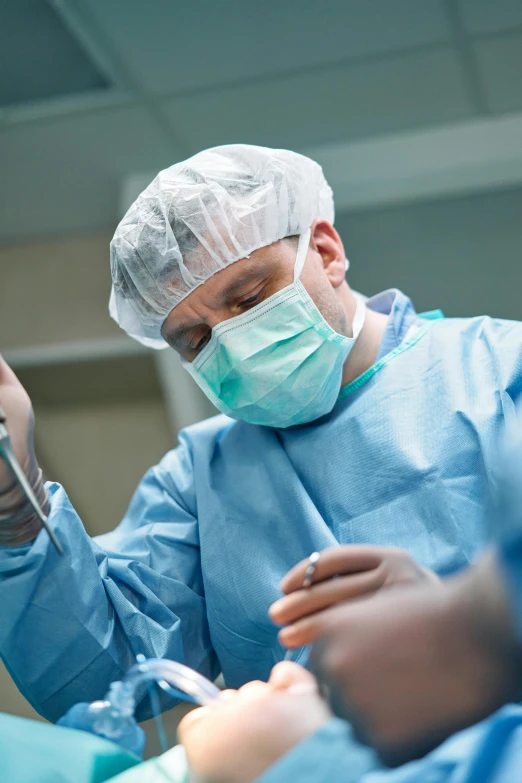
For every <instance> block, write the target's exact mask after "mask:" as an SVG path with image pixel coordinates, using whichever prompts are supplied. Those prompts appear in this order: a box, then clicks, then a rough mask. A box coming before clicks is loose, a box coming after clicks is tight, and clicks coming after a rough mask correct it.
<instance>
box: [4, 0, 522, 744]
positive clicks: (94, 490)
mask: <svg viewBox="0 0 522 783" xmlns="http://www.w3.org/2000/svg"><path fill="white" fill-rule="evenodd" d="M521 77H522V3H520V2H519V0H495V2H494V3H493V2H490V0H423V2H419V0H364V2H363V0H324V2H322V3H321V4H320V7H319V6H318V4H317V3H315V2H311V0H310V1H309V0H299V2H297V0H296V1H295V2H292V1H290V0H287V1H286V2H285V1H284V0H283V2H281V0H278V1H277V2H276V0H270V2H266V1H265V2H264V3H262V4H257V3H253V2H245V0H242V2H240V1H239V0H221V2H220V3H213V2H211V0H192V2H191V3H188V4H186V3H180V2H169V1H168V0H148V2H147V3H140V2H139V0H125V2H124V1H123V0H75V1H74V2H73V1H72V0H71V1H69V0H64V1H62V2H60V3H58V2H46V0H3V2H2V4H1V5H0V350H1V351H2V353H3V354H4V355H5V356H6V358H7V359H8V360H9V361H11V363H12V365H13V367H14V368H15V370H16V371H17V372H18V374H19V376H20V378H21V379H22V381H23V382H24V384H25V385H26V387H27V389H28V390H29V392H30V394H31V396H32V398H33V402H34V407H35V411H36V416H37V430H36V433H37V447H38V454H39V458H40V461H41V464H42V467H43V468H44V471H45V473H46V476H47V477H48V478H50V479H53V480H58V481H60V482H62V483H63V484H64V485H65V486H66V488H67V490H68V492H69V494H70V496H71V498H72V499H73V502H74V503H75V505H76V507H77V508H78V510H79V512H80V514H81V516H82V518H83V520H84V523H85V526H86V528H87V529H88V531H89V532H90V533H92V534H93V535H94V534H96V533H101V532H103V531H106V530H108V529H110V528H112V527H113V526H114V525H115V524H116V523H117V522H118V521H119V519H120V518H121V517H122V515H123V514H124V512H125V508H126V506H127V504H128V501H129V499H130V496H131V493H132V491H133V489H134V487H135V486H136V484H137V482H138V480H139V478H140V477H141V475H142V474H143V473H144V471H145V470H146V469H147V468H148V467H149V466H150V465H152V464H154V463H155V462H156V461H157V460H159V459H160V458H161V456H162V455H163V454H164V453H165V451H167V450H168V449H169V448H172V447H173V446H175V443H176V434H177V432H178V430H179V428H180V427H181V426H184V425H185V424H188V423H191V422H194V421H197V420H198V419H200V418H203V417H205V416H206V415H210V414H212V407H211V405H210V404H209V403H207V402H206V400H205V399H204V397H203V396H202V394H201V393H200V392H199V390H198V389H197V388H196V387H194V386H193V385H192V381H191V379H190V378H189V377H188V375H187V376H186V377H185V375H183V374H182V373H181V371H180V367H179V364H178V362H177V360H176V358H175V356H174V355H173V354H172V352H170V351H168V352H161V353H155V352H150V351H147V350H145V349H142V348H141V347H140V346H139V345H137V344H135V343H133V342H132V341H131V340H130V339H128V338H127V337H126V336H125V335H124V334H123V333H121V332H120V331H119V329H118V328H117V327H116V326H115V324H113V323H112V322H111V320H110V318H109V316H108V314H107V300H108V294H109V288H110V272H109V264H108V258H109V255H108V248H109V241H110V238H111V233H112V231H113V229H114V227H115V225H116V223H117V221H118V218H119V217H120V216H121V214H122V211H123V210H124V209H125V207H126V206H127V205H128V204H129V203H130V201H131V200H132V198H133V197H134V196H135V195H137V192H138V190H139V188H138V184H139V183H143V182H146V181H147V179H150V178H151V177H152V176H153V174H154V173H155V172H156V171H157V170H158V169H159V168H161V167H165V166H167V165H170V164H171V163H173V162H174V161H176V160H179V159H182V158H183V157H186V156H188V155H190V154H191V153H194V152H196V151H197V150H198V149H200V148H202V147H205V146H211V145H213V144H222V143H227V142H237V141H241V142H249V143H255V144H267V145H271V146H284V147H290V148H292V149H295V150H297V151H302V152H305V153H307V154H310V155H311V156H312V157H315V158H316V159H317V160H319V162H321V163H322V164H323V166H324V169H325V173H326V176H327V178H328V179H330V181H331V183H332V185H333V187H334V191H335V192H334V195H336V196H337V199H336V200H337V218H336V227H337V228H338V230H339V232H340V234H341V236H342V238H343V240H344V242H345V247H346V251H347V255H348V257H349V259H350V261H351V267H350V271H349V273H348V279H349V282H350V284H351V285H352V286H353V287H355V288H356V289H358V290H360V291H362V292H363V293H365V294H368V295H371V294H374V293H376V292H378V291H381V290H383V289H385V288H388V287H399V288H401V289H402V290H404V291H405V292H406V293H407V294H408V295H410V296H411V297H412V298H413V301H414V303H415V305H416V307H417V309H418V310H428V309H433V308H439V307H440V308H442V309H443V310H444V312H445V313H446V315H448V316H459V315H463V316H470V315H479V314H484V313H488V314H491V315H493V316H501V317H504V318H515V319H521V318H522V304H521V296H520V292H521V290H522V263H521V247H522V144H521V143H520V142H521V139H522V78H521ZM42 643H44V640H41V639H35V640H34V644H42ZM100 695H101V693H100V694H96V696H100ZM0 711H6V712H12V713H15V714H20V715H28V716H33V717H36V715H35V713H34V711H33V710H32V709H31V707H30V706H29V705H28V704H27V703H26V702H25V700H24V699H23V697H22V696H21V695H20V694H19V693H18V691H17V689H16V687H15V686H14V684H13V683H12V682H11V680H10V679H9V676H8V675H7V673H6V672H5V670H0ZM166 720H167V723H168V724H169V727H170V729H169V730H171V731H172V729H173V726H174V724H175V722H176V720H177V713H176V714H175V715H172V716H167V718H166ZM148 731H150V729H148ZM150 733H151V735H152V732H150ZM154 748H155V745H154V740H153V739H152V740H151V744H150V745H149V753H150V752H152V751H153V750H154Z"/></svg>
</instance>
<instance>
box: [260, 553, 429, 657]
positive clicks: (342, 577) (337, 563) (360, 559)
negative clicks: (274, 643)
mask: <svg viewBox="0 0 522 783" xmlns="http://www.w3.org/2000/svg"><path fill="white" fill-rule="evenodd" d="M308 564H309V561H308V559H306V560H302V561H301V562H300V563H298V564H297V565H296V566H295V567H294V568H292V570H291V571H289V572H288V574H287V575H286V576H285V578H284V579H283V582H282V583H281V589H282V591H283V592H284V593H286V596H285V597H284V598H280V599H279V600H278V601H276V602H275V603H274V604H272V606H271V607H270V612H269V613H270V617H271V618H272V620H273V621H274V622H275V623H277V624H278V625H285V626H286V628H283V629H282V630H281V631H280V633H279V641H280V642H281V644H284V645H285V646H286V647H290V648H293V647H301V646H304V645H306V644H310V643H311V642H314V641H315V640H316V639H317V638H318V636H319V635H320V631H321V628H322V613H323V612H324V611H325V610H327V609H328V608H329V607H331V606H334V605H335V604H339V603H344V602H345V601H351V600H353V599H355V598H361V597H363V596H364V597H370V596H372V595H374V594H375V593H377V592H378V591H380V590H383V589H386V588H389V587H396V586H398V585H407V584H421V583H426V582H427V583H432V584H440V580H439V577H438V576H437V575H436V574H435V573H433V571H430V570H429V569H427V568H423V567H422V566H420V565H418V564H417V563H416V562H415V560H413V558H412V557H411V556H410V555H409V554H408V552H406V551H405V550H403V549H399V548H396V547H383V546H372V545H362V546H360V545H357V544H347V545H344V546H338V547H332V548H331V549H325V550H323V551H322V552H321V554H320V557H319V561H318V563H317V567H316V570H315V572H314V576H313V584H312V585H311V587H306V588H304V587H303V581H304V578H305V572H306V569H307V567H308Z"/></svg>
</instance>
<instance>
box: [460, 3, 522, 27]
mask: <svg viewBox="0 0 522 783" xmlns="http://www.w3.org/2000/svg"><path fill="white" fill-rule="evenodd" d="M460 6H461V9H462V17H463V19H464V24H465V26H466V27H467V29H468V30H469V32H470V33H473V35H480V34H483V33H498V32H500V31H502V30H510V29H512V28H513V27H518V26H519V25H522V2H521V0H460Z"/></svg>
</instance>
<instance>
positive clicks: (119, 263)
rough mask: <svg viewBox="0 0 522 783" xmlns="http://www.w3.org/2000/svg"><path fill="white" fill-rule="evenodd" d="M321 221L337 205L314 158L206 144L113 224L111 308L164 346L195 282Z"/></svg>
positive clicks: (123, 322)
mask: <svg viewBox="0 0 522 783" xmlns="http://www.w3.org/2000/svg"><path fill="white" fill-rule="evenodd" d="M317 218H324V219H326V220H329V221H330V222H333V219H334V205H333V198H332V191H331V189H330V187H329V186H328V184H327V182H326V180H325V178H324V175H323V172H322V169H321V167H320V166H319V165H318V164H317V163H315V162H314V161H313V160H311V159H310V158H306V157H304V156H303V155H299V154H297V153H296V152H290V151H289V150H273V149H268V148H266V147H253V146H250V145H247V144H231V145H228V146H224V147H214V148H212V149H208V150H204V151H203V152H200V153H198V154H197V155H194V156H193V157H192V158H189V159H188V160H184V161H181V162H180V163H176V164H174V165H173V166H170V168H168V169H165V170H164V171H160V173H159V174H158V176H157V177H156V178H155V179H154V180H153V181H152V182H151V184H150V185H149V186H148V188H146V189H145V190H144V191H143V193H142V194H141V195H140V196H138V198H137V199H136V201H135V202H134V204H133V205H132V206H131V208H130V209H129V211H128V212H127V214H126V215H125V217H124V218H123V220H122V221H121V223H120V224H119V226H118V228H117V229H116V233H115V234H114V237H113V240H112V242H111V275H112V283H113V285H112V291H111V299H110V303H109V310H110V314H111V316H112V317H113V318H114V320H115V321H116V322H117V323H118V324H119V325H120V326H121V327H122V329H125V331H126V332H127V333H128V334H129V335H131V337H134V338H135V339H136V340H139V341H140V342H141V343H144V344H145V345H149V346H152V347H154V348H165V347H166V343H165V341H164V340H163V338H162V337H161V333H160V329H161V326H162V324H163V322H164V320H165V318H166V317H167V315H168V314H169V313H170V312H171V310H172V309H173V308H174V307H175V306H176V305H177V304H178V303H179V302H181V301H182V300H183V299H184V298H185V297H186V296H188V295H189V294H190V293H191V292H192V291H193V290H194V289H195V288H197V286H199V285H201V284H202V283H204V282H205V281H206V280H208V279H209V278H210V277H212V275H215V274H216V272H219V270H220V269H224V268H225V267H226V266H228V265H229V264H232V263H234V261H237V260H239V259H240V258H245V257H246V256H248V255H249V254H250V253H251V252H252V251H254V250H257V249H258V248H260V247H265V246H266V245H270V244H272V242H276V241H277V240H279V239H283V238H284V237H287V236H292V235H295V234H302V233H303V232H304V231H306V230H307V229H308V228H309V227H310V225H311V224H312V223H313V221H314V220H316V219H317Z"/></svg>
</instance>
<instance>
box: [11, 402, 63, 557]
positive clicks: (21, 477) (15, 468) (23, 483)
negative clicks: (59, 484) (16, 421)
mask: <svg viewBox="0 0 522 783" xmlns="http://www.w3.org/2000/svg"><path fill="white" fill-rule="evenodd" d="M5 422H6V415H5V413H4V410H3V408H2V406H1V405H0V457H3V458H4V460H5V461H6V462H7V464H8V465H9V467H10V468H11V470H12V472H13V474H14V477H15V479H16V480H17V482H18V484H19V485H20V488H21V489H22V490H23V492H24V495H25V496H26V498H27V500H28V501H29V503H30V504H31V506H32V507H33V508H34V510H35V512H36V514H37V516H38V519H39V520H40V522H41V523H42V525H43V527H44V528H45V529H46V530H47V533H48V534H49V538H50V539H51V541H52V542H53V544H54V548H55V549H56V551H57V552H58V554H60V555H63V549H62V545H61V544H60V542H59V541H58V539H57V538H56V535H55V533H54V530H52V528H51V527H50V526H49V523H48V521H47V516H46V515H45V513H44V511H43V509H42V507H41V506H40V504H39V502H38V499H37V497H36V495H35V494H34V492H33V488H32V487H31V485H30V484H29V481H28V480H27V477H26V475H25V473H24V471H23V470H22V467H21V465H20V463H19V462H18V460H17V458H16V455H15V453H14V451H13V446H12V444H11V438H10V437H9V433H8V431H7V428H6V426H5Z"/></svg>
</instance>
